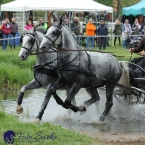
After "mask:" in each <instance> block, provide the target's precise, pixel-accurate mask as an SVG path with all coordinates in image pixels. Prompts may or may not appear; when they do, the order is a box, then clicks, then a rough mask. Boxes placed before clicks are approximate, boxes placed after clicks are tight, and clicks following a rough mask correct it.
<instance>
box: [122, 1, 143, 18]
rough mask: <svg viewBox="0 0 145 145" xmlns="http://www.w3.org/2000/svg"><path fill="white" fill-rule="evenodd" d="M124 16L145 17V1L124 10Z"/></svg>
mask: <svg viewBox="0 0 145 145" xmlns="http://www.w3.org/2000/svg"><path fill="white" fill-rule="evenodd" d="M122 14H123V15H126V16H129V15H133V16H136V15H144V16H145V0H142V1H140V2H139V3H137V4H135V5H132V6H130V7H126V8H123V9H122Z"/></svg>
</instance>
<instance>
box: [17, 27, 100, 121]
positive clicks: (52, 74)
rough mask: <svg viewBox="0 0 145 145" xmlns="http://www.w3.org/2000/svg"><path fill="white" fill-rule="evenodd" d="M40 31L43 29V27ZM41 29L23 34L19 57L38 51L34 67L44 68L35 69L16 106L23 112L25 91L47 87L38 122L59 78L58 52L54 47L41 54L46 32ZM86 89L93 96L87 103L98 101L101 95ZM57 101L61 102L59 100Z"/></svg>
mask: <svg viewBox="0 0 145 145" xmlns="http://www.w3.org/2000/svg"><path fill="white" fill-rule="evenodd" d="M39 31H41V29H40V30H39ZM39 31H36V32H34V30H33V29H32V30H30V31H28V32H26V34H25V35H24V36H23V44H22V48H21V50H20V52H19V58H20V59H21V60H27V58H28V56H29V55H30V54H31V53H32V52H36V53H38V54H36V58H37V61H36V64H37V65H36V67H34V68H35V70H37V71H38V69H39V68H40V69H41V68H42V70H39V71H38V72H37V71H34V76H35V79H33V80H32V81H31V82H30V83H29V84H27V85H25V86H23V87H22V88H21V91H20V95H19V97H18V100H17V108H16V111H17V113H18V114H20V113H22V111H23V108H22V106H21V103H22V99H23V96H24V92H26V91H27V90H31V89H38V88H41V87H43V88H45V89H46V95H45V99H44V101H43V103H42V106H41V110H40V112H39V114H38V115H37V117H36V122H40V120H41V118H42V115H43V113H44V110H45V109H46V107H47V104H48V102H49V100H50V97H51V95H52V93H51V90H50V88H51V87H52V85H53V84H54V83H55V82H56V80H57V79H58V76H57V73H56V69H54V68H56V66H57V65H56V64H57V52H56V51H54V49H53V51H49V53H43V54H41V52H40V50H39V44H40V42H41V41H42V39H43V37H44V34H42V33H41V32H39ZM50 52H52V53H50ZM48 62H51V63H50V64H51V65H48V66H45V67H44V68H43V65H41V64H46V63H47V64H48ZM37 66H38V67H37ZM62 89H66V86H65V87H63V88H62ZM68 89H69V88H67V90H68ZM86 91H87V92H88V93H89V94H90V96H91V99H90V100H89V101H86V103H89V102H92V103H95V102H96V101H97V98H98V97H99V95H98V94H97V95H96V94H94V93H93V92H92V91H91V90H90V89H86ZM95 95H96V96H95ZM57 103H58V104H59V101H58V102H57ZM92 103H91V104H92ZM73 104H76V101H75V99H74V100H73ZM69 113H70V112H69Z"/></svg>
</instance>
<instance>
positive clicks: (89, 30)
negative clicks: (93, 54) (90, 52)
mask: <svg viewBox="0 0 145 145" xmlns="http://www.w3.org/2000/svg"><path fill="white" fill-rule="evenodd" d="M95 31H96V27H95V25H94V24H93V23H92V19H89V22H88V23H87V25H86V36H87V38H86V39H87V40H86V48H87V49H88V48H89V44H90V43H91V48H92V49H93V48H94V36H95Z"/></svg>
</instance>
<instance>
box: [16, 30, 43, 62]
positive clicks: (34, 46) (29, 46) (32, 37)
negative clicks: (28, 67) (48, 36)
mask: <svg viewBox="0 0 145 145" xmlns="http://www.w3.org/2000/svg"><path fill="white" fill-rule="evenodd" d="M41 29H43V28H41ZM41 31H42V30H37V31H35V30H34V29H31V30H29V31H25V32H24V33H23V34H22V36H21V39H20V40H21V43H22V47H21V50H20V52H19V58H20V59H21V60H27V58H28V56H29V55H30V54H31V53H32V52H37V51H39V44H40V41H41V40H42V38H43V36H44V34H43V33H44V32H43V33H42V32H41ZM38 33H39V35H40V34H41V35H42V36H41V37H42V38H40V36H39V35H38ZM40 39H41V40H40Z"/></svg>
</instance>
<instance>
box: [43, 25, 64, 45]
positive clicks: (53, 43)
mask: <svg viewBox="0 0 145 145" xmlns="http://www.w3.org/2000/svg"><path fill="white" fill-rule="evenodd" d="M53 27H55V28H56V29H57V30H59V31H60V34H59V35H58V36H57V37H56V38H55V39H54V40H52V39H51V38H50V37H48V36H46V35H45V36H44V37H45V38H47V39H48V40H50V41H51V42H52V45H53V46H55V42H56V40H57V39H58V38H59V37H60V36H62V29H61V27H60V28H59V27H58V26H55V25H53Z"/></svg>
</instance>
